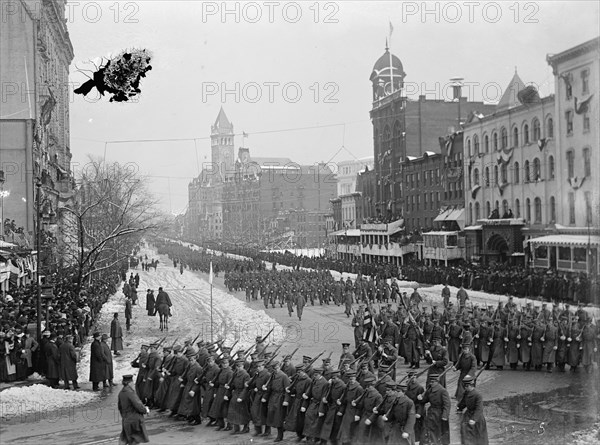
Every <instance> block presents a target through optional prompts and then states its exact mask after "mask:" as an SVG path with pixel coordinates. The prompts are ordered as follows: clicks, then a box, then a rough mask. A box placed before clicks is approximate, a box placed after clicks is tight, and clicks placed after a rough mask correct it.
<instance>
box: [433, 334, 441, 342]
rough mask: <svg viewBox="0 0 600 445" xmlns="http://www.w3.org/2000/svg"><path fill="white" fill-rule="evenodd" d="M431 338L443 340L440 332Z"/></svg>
mask: <svg viewBox="0 0 600 445" xmlns="http://www.w3.org/2000/svg"><path fill="white" fill-rule="evenodd" d="M431 340H432V341H436V340H439V341H441V340H442V337H440V335H439V334H436V335H433V336H432V337H431Z"/></svg>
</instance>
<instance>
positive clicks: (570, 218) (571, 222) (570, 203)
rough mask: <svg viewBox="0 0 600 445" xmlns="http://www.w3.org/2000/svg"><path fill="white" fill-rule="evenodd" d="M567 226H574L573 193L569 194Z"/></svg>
mask: <svg viewBox="0 0 600 445" xmlns="http://www.w3.org/2000/svg"><path fill="white" fill-rule="evenodd" d="M569 224H575V193H572V192H571V193H569Z"/></svg>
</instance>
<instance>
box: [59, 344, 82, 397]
mask: <svg viewBox="0 0 600 445" xmlns="http://www.w3.org/2000/svg"><path fill="white" fill-rule="evenodd" d="M58 353H59V355H60V378H61V379H62V380H64V382H65V389H70V387H69V381H72V382H73V389H79V385H78V384H77V353H76V352H75V347H74V346H73V336H72V335H67V336H65V341H64V342H63V343H62V344H61V345H60V348H58Z"/></svg>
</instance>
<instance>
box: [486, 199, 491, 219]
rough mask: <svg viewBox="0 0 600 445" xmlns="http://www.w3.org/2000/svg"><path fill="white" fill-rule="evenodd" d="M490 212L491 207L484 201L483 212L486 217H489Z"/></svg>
mask: <svg viewBox="0 0 600 445" xmlns="http://www.w3.org/2000/svg"><path fill="white" fill-rule="evenodd" d="M491 213H492V208H491V207H490V202H489V201H486V203H485V214H486V215H487V216H486V218H489V217H490V215H491Z"/></svg>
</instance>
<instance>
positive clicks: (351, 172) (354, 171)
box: [336, 156, 373, 196]
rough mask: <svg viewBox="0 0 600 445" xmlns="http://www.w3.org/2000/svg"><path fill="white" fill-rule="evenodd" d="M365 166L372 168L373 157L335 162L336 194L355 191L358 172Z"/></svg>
mask: <svg viewBox="0 0 600 445" xmlns="http://www.w3.org/2000/svg"><path fill="white" fill-rule="evenodd" d="M365 167H368V168H369V169H373V157H372V156H369V157H367V158H362V159H355V160H351V161H341V162H338V164H337V175H336V176H337V181H338V188H337V194H338V196H341V195H347V194H349V193H354V192H355V191H356V180H357V176H358V173H359V172H361V171H363V170H364V169H365Z"/></svg>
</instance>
